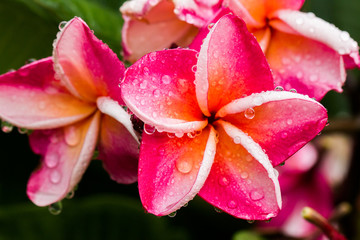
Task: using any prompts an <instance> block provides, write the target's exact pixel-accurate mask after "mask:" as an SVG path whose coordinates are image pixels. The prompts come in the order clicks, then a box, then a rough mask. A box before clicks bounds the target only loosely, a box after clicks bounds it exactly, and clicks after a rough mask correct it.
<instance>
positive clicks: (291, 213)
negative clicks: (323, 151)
mask: <svg viewBox="0 0 360 240" xmlns="http://www.w3.org/2000/svg"><path fill="white" fill-rule="evenodd" d="M282 176H283V175H282V174H280V178H279V180H280V186H281V189H283V182H284V181H286V180H285V178H283V177H282ZM306 176H309V175H304V176H303V178H302V179H300V180H299V182H297V183H296V184H294V185H293V186H292V187H291V188H289V189H288V190H286V191H284V190H282V194H283V208H282V209H281V211H280V213H279V215H278V216H277V217H275V218H273V219H272V220H271V221H270V222H269V223H260V226H261V228H265V229H280V230H281V231H282V232H283V233H284V234H285V235H286V236H291V237H296V238H305V237H308V236H310V235H311V234H313V233H314V232H315V231H316V227H315V226H314V225H313V224H311V223H309V222H307V221H306V220H305V219H303V218H302V216H301V211H302V209H303V208H304V207H311V208H314V209H316V211H318V212H319V213H320V214H321V215H323V216H325V217H329V216H330V214H331V211H332V209H333V206H332V205H333V204H332V201H333V196H332V194H331V189H330V187H329V185H328V184H327V183H326V181H325V180H324V178H323V176H321V174H319V173H318V172H317V171H316V172H315V174H313V175H312V176H310V177H306Z"/></svg>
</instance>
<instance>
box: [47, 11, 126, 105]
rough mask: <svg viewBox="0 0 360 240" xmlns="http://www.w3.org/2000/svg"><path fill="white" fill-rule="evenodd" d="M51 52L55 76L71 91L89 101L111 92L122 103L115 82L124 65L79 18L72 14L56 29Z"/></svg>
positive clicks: (109, 94)
mask: <svg viewBox="0 0 360 240" xmlns="http://www.w3.org/2000/svg"><path fill="white" fill-rule="evenodd" d="M53 56H54V68H55V72H56V74H57V76H58V77H59V78H60V79H61V81H62V83H63V84H64V85H65V86H66V87H67V88H68V90H69V91H70V92H71V93H72V94H73V95H75V96H77V97H78V98H80V99H82V100H84V101H89V102H95V101H96V98H97V97H99V96H111V97H112V98H113V99H115V100H117V101H118V102H119V103H120V104H123V102H122V100H121V98H120V96H121V93H120V89H119V88H118V87H117V86H118V84H119V81H120V79H122V77H123V74H124V71H125V67H124V65H123V63H121V62H120V60H119V59H118V58H117V56H116V54H115V53H114V52H112V51H111V49H110V48H109V47H108V46H107V45H106V44H104V43H103V42H102V41H100V40H99V39H97V38H96V37H95V35H94V34H93V32H92V31H91V30H90V29H89V27H88V26H87V25H86V23H85V22H84V21H82V20H81V19H80V18H77V17H76V18H73V19H72V20H71V21H69V22H68V23H67V24H66V26H65V27H64V28H63V29H62V30H61V31H60V32H59V33H58V36H57V40H56V41H55V43H54V52H53Z"/></svg>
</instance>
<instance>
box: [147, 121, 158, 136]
mask: <svg viewBox="0 0 360 240" xmlns="http://www.w3.org/2000/svg"><path fill="white" fill-rule="evenodd" d="M155 131H156V129H155V127H154V126H151V125H149V124H146V123H145V124H144V132H145V133H146V134H148V135H151V134H154V133H155Z"/></svg>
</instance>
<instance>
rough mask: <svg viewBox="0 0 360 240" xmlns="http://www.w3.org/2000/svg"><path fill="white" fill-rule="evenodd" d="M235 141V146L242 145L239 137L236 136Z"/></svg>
mask: <svg viewBox="0 0 360 240" xmlns="http://www.w3.org/2000/svg"><path fill="white" fill-rule="evenodd" d="M233 141H234V143H235V144H240V143H241V138H240V137H239V136H236V137H234V140H233Z"/></svg>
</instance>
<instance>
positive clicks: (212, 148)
mask: <svg viewBox="0 0 360 240" xmlns="http://www.w3.org/2000/svg"><path fill="white" fill-rule="evenodd" d="M216 138H217V137H216V131H215V129H214V128H213V127H210V133H209V138H208V141H207V143H206V147H205V151H204V158H203V161H202V162H201V166H200V169H199V172H198V174H197V177H196V180H195V183H194V185H193V186H192V188H191V189H190V191H189V192H188V194H186V195H185V196H184V197H183V198H182V199H181V200H179V201H178V202H177V203H174V204H171V205H169V206H167V207H166V209H165V210H164V212H162V213H161V214H162V215H168V214H170V213H172V212H174V211H176V210H178V209H179V208H180V207H182V206H184V205H185V204H186V203H187V202H189V201H190V200H192V199H193V198H194V197H195V196H196V194H197V193H198V192H199V191H200V189H201V188H202V187H203V186H204V184H205V181H206V179H207V177H208V176H209V173H210V170H211V167H212V165H213V163H214V159H215V153H216Z"/></svg>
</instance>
